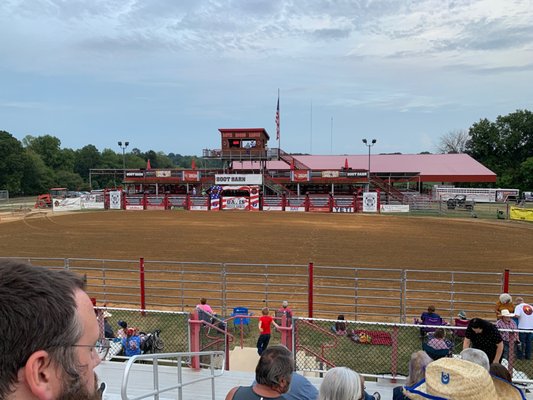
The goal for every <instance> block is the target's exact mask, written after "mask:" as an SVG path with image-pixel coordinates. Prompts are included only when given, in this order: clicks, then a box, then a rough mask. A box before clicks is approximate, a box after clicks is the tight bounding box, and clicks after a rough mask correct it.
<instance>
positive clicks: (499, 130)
mask: <svg viewBox="0 0 533 400" xmlns="http://www.w3.org/2000/svg"><path fill="white" fill-rule="evenodd" d="M469 133H470V140H469V141H468V142H467V144H466V152H467V153H468V154H470V155H471V156H472V157H474V158H475V159H476V160H478V161H479V162H481V163H482V164H484V165H485V166H486V167H488V168H490V169H491V170H492V171H494V172H495V173H496V174H497V175H498V182H497V184H498V185H499V186H502V187H503V186H506V187H515V188H519V189H520V188H523V187H524V172H523V171H524V169H526V170H527V168H528V165H529V163H528V162H526V161H527V160H528V159H529V158H530V157H533V113H531V111H527V110H517V111H516V112H514V113H511V114H508V115H506V116H498V118H496V121H495V122H491V121H489V120H488V119H482V120H480V121H479V122H477V123H475V124H473V125H472V127H470V130H469ZM524 162H526V164H525V166H523V163H524Z"/></svg>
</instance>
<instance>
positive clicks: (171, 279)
mask: <svg viewBox="0 0 533 400" xmlns="http://www.w3.org/2000/svg"><path fill="white" fill-rule="evenodd" d="M24 260H26V261H29V262H30V263H32V264H35V265H40V266H44V267H49V268H59V269H61V268H65V269H70V270H72V271H74V272H77V273H79V274H82V275H85V276H86V277H87V290H88V293H89V294H90V296H91V297H94V298H96V300H97V304H98V305H107V306H109V307H129V308H131V307H133V308H141V309H148V310H153V309H159V310H174V311H182V312H191V311H193V310H194V308H195V306H196V304H198V302H199V299H200V298H201V297H206V298H208V300H209V304H210V305H211V306H212V307H213V308H214V309H215V310H216V312H217V313H218V314H219V315H220V316H222V317H229V316H230V315H231V314H232V312H233V310H234V308H236V307H246V308H248V309H249V310H250V311H251V312H254V313H255V314H256V315H257V314H258V313H259V311H260V310H261V309H262V308H263V307H265V306H266V307H270V308H273V309H277V308H278V307H279V306H280V304H281V302H282V301H283V300H288V301H289V303H290V306H291V308H292V309H293V311H294V313H295V315H296V316H305V317H318V318H336V317H337V315H339V314H343V315H344V316H345V318H347V319H351V320H365V321H378V322H412V320H413V318H414V317H417V316H419V315H420V314H421V313H422V311H425V310H426V309H427V307H428V305H430V304H433V305H435V306H436V308H437V311H438V312H439V314H440V315H441V316H442V317H443V318H445V319H447V320H448V321H450V322H451V321H453V318H454V317H455V316H456V315H457V313H458V312H459V311H461V310H463V311H466V312H467V315H468V316H469V317H473V316H478V317H483V318H487V319H494V318H495V314H494V312H493V309H494V304H495V302H496V301H497V299H498V295H499V294H500V293H501V292H502V291H508V292H509V293H511V294H512V295H513V296H522V297H524V298H525V300H526V301H533V274H529V273H512V272H511V273H509V274H507V275H506V274H505V273H504V272H502V273H481V272H480V273H474V272H464V271H427V270H412V269H392V268H391V269H384V268H359V267H356V266H352V267H350V266H346V267H337V266H317V265H313V264H312V263H311V264H309V265H282V264H275V265H273V264H236V263H190V262H170V261H147V260H142V259H141V260H110V259H82V258H66V259H63V258H55V259H54V258H25V259H24ZM506 277H507V278H506Z"/></svg>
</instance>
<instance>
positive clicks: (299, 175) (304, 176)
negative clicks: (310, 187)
mask: <svg viewBox="0 0 533 400" xmlns="http://www.w3.org/2000/svg"><path fill="white" fill-rule="evenodd" d="M309 172H310V171H309V170H305V171H297V170H292V171H291V180H292V181H293V182H309V180H310V179H309V176H310V173H309Z"/></svg>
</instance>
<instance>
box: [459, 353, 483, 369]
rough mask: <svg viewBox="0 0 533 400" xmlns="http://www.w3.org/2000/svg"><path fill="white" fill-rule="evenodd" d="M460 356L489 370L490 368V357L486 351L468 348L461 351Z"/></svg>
mask: <svg viewBox="0 0 533 400" xmlns="http://www.w3.org/2000/svg"><path fill="white" fill-rule="evenodd" d="M459 356H460V357H461V359H463V360H465V361H470V362H472V363H474V364H477V365H480V366H482V367H483V368H484V369H486V370H487V371H488V370H489V369H490V361H489V357H487V354H486V353H485V352H484V351H481V350H479V349H473V348H468V349H464V350H463V351H461V354H460V355H459Z"/></svg>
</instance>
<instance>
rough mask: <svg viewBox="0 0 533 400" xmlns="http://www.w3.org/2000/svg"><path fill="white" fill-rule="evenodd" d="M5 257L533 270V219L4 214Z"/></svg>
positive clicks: (1, 250)
mask: <svg viewBox="0 0 533 400" xmlns="http://www.w3.org/2000/svg"><path fill="white" fill-rule="evenodd" d="M0 238H1V240H0V256H4V257H10V256H14V257H15V256H16V257H20V256H26V257H30V256H31V257H60V258H67V257H76V258H85V257H86V258H105V259H138V258H139V257H144V258H145V259H147V260H162V261H166V260H169V261H170V260H172V261H187V262H192V261H199V262H243V263H254V264H255V263H256V264H263V263H272V264H307V263H308V262H311V261H312V262H314V263H315V264H316V265H331V266H357V267H365V266H375V267H382V268H383V267H386V268H415V269H439V270H463V271H487V272H501V271H502V270H503V269H504V268H509V269H511V270H512V271H513V272H533V268H532V266H533V224H531V223H523V222H516V221H504V220H493V221H488V220H481V219H446V218H436V217H411V216H390V215H361V214H321V213H282V212H259V213H251V212H218V213H216V212H186V211H175V212H171V211H144V212H136V211H129V212H126V211H105V212H104V211H102V212H78V213H70V214H60V213H52V212H35V211H33V210H32V211H31V212H28V210H27V211H26V212H18V213H3V214H2V215H0Z"/></svg>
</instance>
